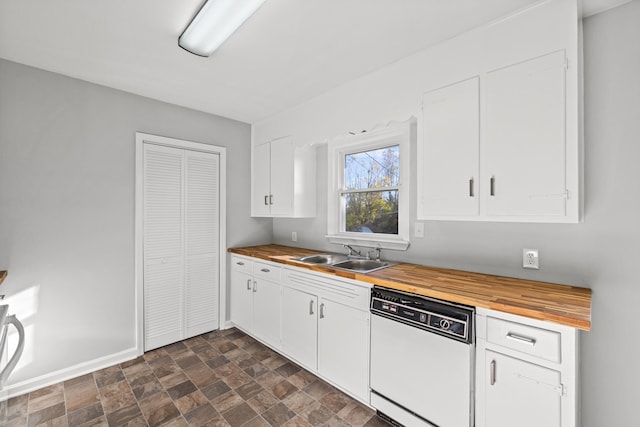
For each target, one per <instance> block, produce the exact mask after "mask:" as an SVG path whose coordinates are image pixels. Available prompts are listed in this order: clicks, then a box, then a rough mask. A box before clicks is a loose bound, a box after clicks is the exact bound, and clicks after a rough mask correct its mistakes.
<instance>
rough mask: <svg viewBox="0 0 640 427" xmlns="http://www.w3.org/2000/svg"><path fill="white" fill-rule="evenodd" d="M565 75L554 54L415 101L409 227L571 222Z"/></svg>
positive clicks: (573, 169)
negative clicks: (414, 221) (413, 207)
mask: <svg viewBox="0 0 640 427" xmlns="http://www.w3.org/2000/svg"><path fill="white" fill-rule="evenodd" d="M571 67H573V68H571V69H570V68H569V64H568V62H567V59H566V55H565V51H564V50H561V51H557V52H553V53H549V54H547V55H543V56H540V57H537V58H533V59H529V60H527V61H523V62H519V63H517V64H512V65H509V66H505V67H503V68H500V69H497V70H491V71H488V72H486V73H483V74H481V75H480V76H478V77H474V78H471V79H469V80H465V81H462V82H458V83H454V84H451V85H448V86H445V87H442V88H440V89H436V90H433V91H430V92H427V93H425V94H424V95H423V110H422V137H421V139H420V142H419V144H418V171H419V176H418V219H446V220H452V219H453V220H455V219H460V220H484V221H521V222H578V221H579V219H580V204H579V195H580V194H579V193H580V189H579V181H580V179H579V161H580V160H579V159H580V153H579V142H578V137H579V135H578V132H577V129H578V115H577V111H578V103H579V101H578V97H577V94H576V91H575V90H568V89H567V81H568V79H567V73H568V70H570V71H571V73H572V74H571V76H572V79H571V81H574V80H577V77H576V76H577V71H576V70H575V67H576V64H572V65H571Z"/></svg>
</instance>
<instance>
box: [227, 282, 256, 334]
mask: <svg viewBox="0 0 640 427" xmlns="http://www.w3.org/2000/svg"><path fill="white" fill-rule="evenodd" d="M230 298H231V304H230V305H231V315H230V318H231V321H232V322H233V323H234V324H235V325H236V326H238V327H240V328H242V329H244V330H245V331H247V332H251V320H252V318H253V277H252V276H251V275H250V274H247V273H242V272H240V271H235V270H234V271H232V272H231V297H230Z"/></svg>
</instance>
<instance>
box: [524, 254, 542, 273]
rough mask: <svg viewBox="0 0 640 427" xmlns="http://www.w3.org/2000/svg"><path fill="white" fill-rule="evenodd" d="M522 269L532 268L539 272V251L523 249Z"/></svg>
mask: <svg viewBox="0 0 640 427" xmlns="http://www.w3.org/2000/svg"><path fill="white" fill-rule="evenodd" d="M522 267H523V268H532V269H534V270H538V269H539V268H540V266H539V265H538V250H537V249H523V250H522Z"/></svg>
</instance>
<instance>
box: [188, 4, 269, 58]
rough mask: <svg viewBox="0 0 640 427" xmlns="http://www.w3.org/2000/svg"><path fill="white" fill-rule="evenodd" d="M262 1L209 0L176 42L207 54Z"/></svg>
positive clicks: (196, 52)
mask: <svg viewBox="0 0 640 427" xmlns="http://www.w3.org/2000/svg"><path fill="white" fill-rule="evenodd" d="M264 1H265V0H208V1H207V2H206V3H205V4H204V5H203V6H202V8H201V9H200V11H199V12H198V13H197V14H196V16H195V17H194V18H193V20H191V23H190V24H189V25H188V26H187V28H186V29H185V30H184V32H183V33H182V35H180V37H179V38H178V45H179V46H180V47H181V48H183V49H185V50H187V51H189V52H191V53H193V54H195V55H200V56H210V55H211V54H212V53H213V52H214V51H215V50H216V49H217V48H218V47H220V45H221V44H222V43H224V41H225V40H226V39H227V38H229V36H230V35H231V34H233V32H234V31H236V30H237V29H238V28H239V27H240V25H242V23H243V22H244V21H246V20H247V19H248V18H249V17H250V16H251V15H253V13H254V12H255V11H256V10H257V9H258V8H259V7H260V6H261V5H262V3H264Z"/></svg>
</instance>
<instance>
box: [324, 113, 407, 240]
mask: <svg viewBox="0 0 640 427" xmlns="http://www.w3.org/2000/svg"><path fill="white" fill-rule="evenodd" d="M412 136H415V119H414V118H413V117H412V118H411V119H409V120H407V121H404V122H400V123H393V124H390V125H388V126H386V127H384V128H380V129H375V130H372V131H369V132H363V133H359V134H355V135H349V136H345V137H339V138H334V139H333V140H331V141H329V143H328V162H327V163H328V180H329V182H328V187H329V194H328V200H327V207H328V213H327V238H328V239H329V241H330V242H331V243H337V244H343V245H346V244H348V245H358V246H364V247H373V248H381V249H394V250H406V249H407V248H408V247H409V221H410V218H409V209H410V207H409V197H410V194H411V193H410V188H409V177H410V174H409V163H410V162H409V156H410V149H411V138H412ZM394 145H398V146H399V147H400V182H399V185H398V187H397V189H398V234H397V235H390V234H378V233H360V232H348V231H343V230H344V224H343V222H344V221H343V218H344V215H345V213H344V210H345V209H346V206H345V205H344V203H343V199H342V197H341V193H342V192H343V191H344V161H345V156H346V155H347V154H353V153H357V152H363V151H371V150H375V149H378V148H384V147H390V146H394ZM394 189H395V188H394Z"/></svg>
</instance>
